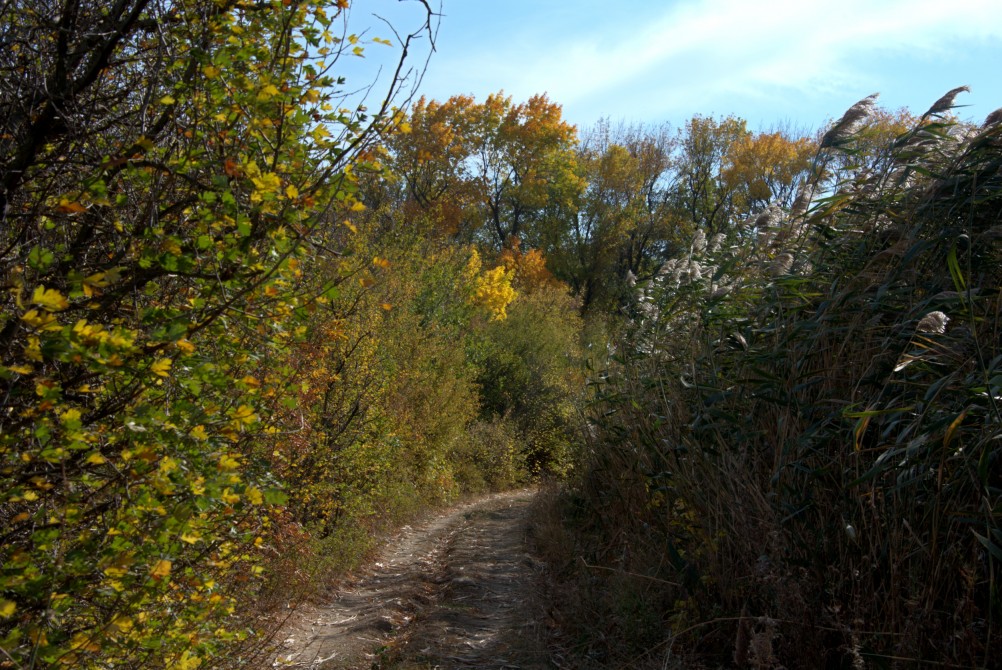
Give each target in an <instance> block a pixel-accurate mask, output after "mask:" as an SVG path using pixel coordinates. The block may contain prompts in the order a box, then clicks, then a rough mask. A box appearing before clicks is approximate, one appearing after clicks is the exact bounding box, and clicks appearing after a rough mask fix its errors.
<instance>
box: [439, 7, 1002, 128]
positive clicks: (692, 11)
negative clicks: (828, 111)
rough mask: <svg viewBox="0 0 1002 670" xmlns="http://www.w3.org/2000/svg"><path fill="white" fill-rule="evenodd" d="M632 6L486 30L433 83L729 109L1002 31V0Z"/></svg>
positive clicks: (666, 107)
mask: <svg viewBox="0 0 1002 670" xmlns="http://www.w3.org/2000/svg"><path fill="white" fill-rule="evenodd" d="M459 1H461V0H457V2H459ZM475 4H476V5H480V3H479V2H476V3H475ZM629 4H630V3H629V2H625V3H620V9H619V10H617V9H616V5H615V4H610V3H604V7H605V9H604V12H606V14H605V16H604V17H603V16H602V15H599V17H598V20H596V21H595V22H593V24H592V26H590V27H589V29H582V28H581V27H580V26H579V25H575V26H574V27H572V28H571V29H569V30H568V29H563V30H564V31H565V32H570V33H571V34H566V35H562V34H561V33H562V28H561V26H560V25H551V26H548V25H545V24H544V25H541V24H540V23H539V22H535V21H534V19H533V17H524V18H525V21H524V23H523V25H525V26H526V28H525V29H524V30H522V31H520V32H519V33H516V34H493V33H491V32H490V31H489V30H485V31H483V32H482V33H480V35H481V36H482V37H483V38H484V39H482V40H479V41H477V40H469V41H467V42H466V43H465V44H464V45H463V50H462V52H461V53H457V55H456V56H453V57H451V58H450V59H449V60H446V62H441V61H435V60H434V59H433V64H432V70H431V72H430V73H429V75H430V76H429V79H428V80H427V81H426V84H428V87H429V88H430V89H433V90H434V91H435V93H432V94H433V95H436V96H437V95H439V94H438V93H437V92H438V91H439V90H448V91H449V92H474V93H477V94H478V95H479V94H482V93H485V92H487V91H492V90H497V89H499V88H504V89H505V90H506V92H508V93H510V94H512V95H514V96H515V97H517V98H525V97H527V96H528V95H531V94H533V93H537V92H541V91H546V92H548V93H549V95H550V97H551V98H553V99H554V100H557V101H558V102H561V103H563V104H564V105H565V107H567V108H577V107H582V106H588V105H590V106H594V105H600V104H604V105H606V109H607V110H608V111H606V112H605V113H609V114H613V115H615V114H616V113H617V111H618V110H617V107H619V106H621V105H622V106H626V105H629V104H635V103H637V102H641V103H643V104H644V105H645V106H646V107H647V108H649V109H657V110H660V111H663V112H670V111H673V110H676V109H682V108H685V109H693V108H697V109H702V108H704V107H705V106H706V105H710V106H713V105H717V106H718V110H717V111H723V110H722V109H720V106H721V105H722V104H723V103H725V102H726V100H727V99H728V98H729V97H733V96H744V97H748V96H751V97H755V96H763V97H764V96H766V95H769V94H775V93H776V92H777V91H780V92H785V93H787V94H797V95H808V96H809V95H821V94H825V93H831V92H832V91H833V90H834V91H837V90H844V89H846V88H849V87H850V86H858V85H859V84H860V83H865V82H867V81H868V80H872V79H873V77H874V71H873V69H872V63H873V60H874V59H875V58H876V57H877V56H880V55H898V56H901V55H910V57H914V58H915V59H916V60H921V59H925V58H931V57H932V56H933V55H934V54H936V53H942V52H943V51H944V50H946V49H948V48H949V47H951V46H953V47H956V46H957V45H958V44H961V45H962V44H964V43H965V41H971V40H992V41H996V42H997V41H998V40H1000V39H1002V2H999V1H998V0H951V2H950V3H948V4H946V3H943V2H942V0H882V1H876V0H841V1H840V2H837V3H835V2H828V1H824V2H819V1H814V2H812V1H810V0H799V1H794V0H758V1H749V0H695V1H690V2H682V3H676V4H674V5H673V6H671V7H669V8H667V9H664V10H663V11H661V13H660V15H655V13H653V12H652V9H651V6H650V4H647V5H646V7H645V8H644V12H640V17H641V20H642V21H645V23H643V24H641V25H631V18H632V16H636V15H637V12H636V8H631V7H630V6H629ZM578 6H579V7H580V4H579V5H578ZM463 11H470V6H467V7H465V8H464V9H463ZM600 11H602V10H600ZM457 13H458V12H457ZM553 16H554V14H553V13H552V12H550V18H552V17H553ZM446 20H448V18H447V19H446ZM446 27H448V26H446ZM443 34H444V35H445V34H446V33H443ZM545 35H549V36H550V38H549V39H548V40H544V39H543V38H542V36H545ZM855 92H858V91H854V93H855ZM867 92H869V91H867ZM707 111H709V110H707Z"/></svg>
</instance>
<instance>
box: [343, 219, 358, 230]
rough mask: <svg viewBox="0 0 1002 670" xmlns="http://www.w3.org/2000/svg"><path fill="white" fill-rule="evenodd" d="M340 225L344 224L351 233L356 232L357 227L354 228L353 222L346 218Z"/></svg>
mask: <svg viewBox="0 0 1002 670" xmlns="http://www.w3.org/2000/svg"><path fill="white" fill-rule="evenodd" d="M341 225H342V226H344V227H345V228H347V229H348V230H350V231H351V232H353V233H357V232H358V228H356V227H355V224H353V223H352V222H351V221H348V220H345V221H342V222H341Z"/></svg>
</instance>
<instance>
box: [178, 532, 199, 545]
mask: <svg viewBox="0 0 1002 670" xmlns="http://www.w3.org/2000/svg"><path fill="white" fill-rule="evenodd" d="M201 539H202V538H201V536H200V535H199V534H198V533H181V541H182V542H187V543H188V544H195V543H196V542H198V541H199V540H201Z"/></svg>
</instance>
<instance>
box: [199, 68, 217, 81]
mask: <svg viewBox="0 0 1002 670" xmlns="http://www.w3.org/2000/svg"><path fill="white" fill-rule="evenodd" d="M202 74H204V75H205V76H206V77H208V78H209V79H214V78H216V77H218V76H219V68H218V67H216V66H215V65H206V66H205V67H203V68H202Z"/></svg>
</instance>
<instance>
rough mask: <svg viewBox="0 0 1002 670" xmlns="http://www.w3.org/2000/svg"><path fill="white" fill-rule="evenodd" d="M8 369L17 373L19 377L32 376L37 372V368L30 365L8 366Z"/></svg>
mask: <svg viewBox="0 0 1002 670" xmlns="http://www.w3.org/2000/svg"><path fill="white" fill-rule="evenodd" d="M7 369H8V370H10V371H11V372H16V373H17V374H19V375H30V374H31V373H32V372H34V371H35V368H33V367H32V366H30V365H9V366H7Z"/></svg>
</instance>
